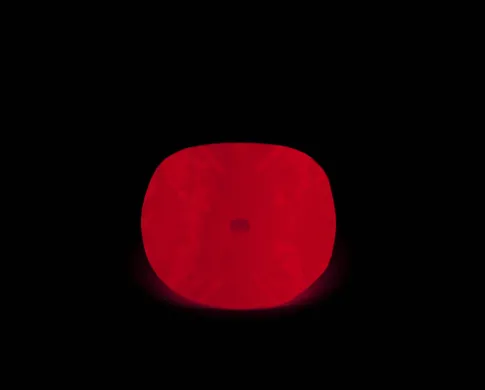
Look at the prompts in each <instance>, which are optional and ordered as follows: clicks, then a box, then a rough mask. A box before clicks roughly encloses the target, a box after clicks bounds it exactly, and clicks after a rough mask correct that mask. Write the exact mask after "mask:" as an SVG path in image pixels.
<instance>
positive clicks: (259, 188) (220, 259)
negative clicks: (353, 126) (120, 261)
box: [142, 143, 336, 309]
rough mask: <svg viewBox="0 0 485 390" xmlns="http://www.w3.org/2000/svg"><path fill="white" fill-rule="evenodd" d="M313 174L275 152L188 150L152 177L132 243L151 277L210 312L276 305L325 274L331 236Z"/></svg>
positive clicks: (306, 160) (247, 147) (321, 189)
mask: <svg viewBox="0 0 485 390" xmlns="http://www.w3.org/2000/svg"><path fill="white" fill-rule="evenodd" d="M335 225H336V223H335V209H334V203H333V198H332V191H331V189H330V184H329V182H328V178H327V176H326V174H325V172H324V171H323V169H322V168H321V167H320V166H319V165H318V164H317V163H316V162H315V161H314V160H313V159H311V158H310V157H309V156H307V155H306V154H304V153H302V152H300V151H297V150H294V149H291V148H288V147H284V146H275V145H266V144H253V143H222V144H211V145H202V146H196V147H191V148H188V149H184V150H182V151H179V152H177V153H175V154H173V155H171V156H170V157H168V158H167V159H165V160H164V161H163V162H162V163H161V164H160V166H159V167H158V168H157V170H156V171H155V173H154V175H153V177H152V179H151V181H150V184H149V186H148V190H147V192H146V196H145V201H144V203H143V210H142V236H143V244H144V247H145V252H146V254H147V257H148V260H149V262H150V264H151V266H152V268H153V270H154V271H155V273H156V274H157V275H158V277H159V278H160V279H161V280H162V281H163V282H164V283H165V284H166V285H167V286H168V287H169V288H170V289H172V290H173V291H174V292H176V293H178V294H179V295H181V296H182V297H184V298H186V299H188V300H190V301H192V302H194V303H197V304H200V305H203V306H208V307H212V308H220V309H262V308H271V307H277V306H280V305H283V304H285V303H287V302H289V301H291V300H292V299H293V298H295V297H296V296H298V295H299V294H300V293H301V292H303V291H304V290H305V289H307V288H308V287H309V286H310V285H311V284H312V283H313V282H314V281H315V280H316V279H317V278H318V277H319V276H320V275H321V274H322V273H323V272H324V271H325V269H326V268H327V265H328V263H329V261H330V257H331V255H332V250H333V245H334V239H335Z"/></svg>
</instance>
